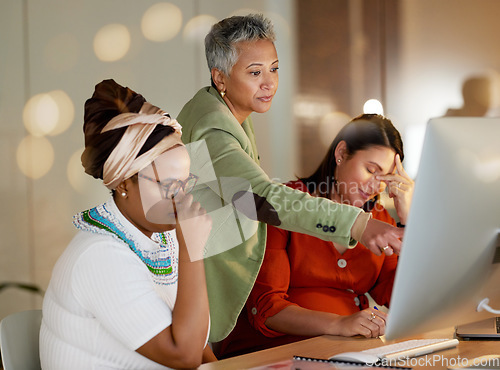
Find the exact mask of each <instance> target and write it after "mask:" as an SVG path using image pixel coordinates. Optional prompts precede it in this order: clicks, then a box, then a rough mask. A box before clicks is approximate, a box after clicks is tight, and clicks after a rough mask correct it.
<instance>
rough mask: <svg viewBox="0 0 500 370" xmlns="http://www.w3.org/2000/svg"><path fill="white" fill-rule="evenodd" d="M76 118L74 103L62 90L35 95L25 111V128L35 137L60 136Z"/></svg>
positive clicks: (25, 107)
mask: <svg viewBox="0 0 500 370" xmlns="http://www.w3.org/2000/svg"><path fill="white" fill-rule="evenodd" d="M74 117H75V108H74V105H73V102H72V100H71V98H70V97H69V96H68V94H66V93H65V92H64V91H62V90H54V91H51V92H48V93H43V94H37V95H34V96H33V97H31V98H30V99H29V100H28V102H27V103H26V105H25V106H24V110H23V121H24V126H25V127H26V129H27V130H28V132H29V133H30V134H31V135H33V136H45V135H52V136H53V135H59V134H60V133H62V132H64V131H65V130H66V129H68V127H69V126H70V125H71V123H72V122H73V119H74Z"/></svg>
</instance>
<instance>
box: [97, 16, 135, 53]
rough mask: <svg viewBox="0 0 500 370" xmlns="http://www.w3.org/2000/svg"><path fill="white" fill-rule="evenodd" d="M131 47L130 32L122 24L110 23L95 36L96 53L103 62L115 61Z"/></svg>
mask: <svg viewBox="0 0 500 370" xmlns="http://www.w3.org/2000/svg"><path fill="white" fill-rule="evenodd" d="M129 49H130V32H129V30H128V28H127V27H125V26H124V25H122V24H108V25H107V26H104V27H102V28H101V29H100V30H99V31H97V33H96V35H95V37H94V53H95V55H96V56H97V58H98V59H99V60H101V61H103V62H115V61H117V60H120V59H121V58H123V57H124V56H125V55H126V54H127V52H128V51H129Z"/></svg>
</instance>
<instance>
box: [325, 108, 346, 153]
mask: <svg viewBox="0 0 500 370" xmlns="http://www.w3.org/2000/svg"><path fill="white" fill-rule="evenodd" d="M350 120H351V117H349V116H348V115H347V114H346V113H343V112H330V113H328V114H326V115H325V116H324V117H323V118H322V119H321V121H320V124H319V127H318V134H319V135H318V136H319V138H320V140H321V143H322V144H323V145H324V146H325V147H327V148H329V147H330V144H331V143H332V141H333V139H334V138H335V136H337V134H338V133H339V131H340V129H341V128H342V127H344V126H345V124H346V123H347V122H349V121H350Z"/></svg>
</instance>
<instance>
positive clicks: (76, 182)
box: [66, 148, 93, 194]
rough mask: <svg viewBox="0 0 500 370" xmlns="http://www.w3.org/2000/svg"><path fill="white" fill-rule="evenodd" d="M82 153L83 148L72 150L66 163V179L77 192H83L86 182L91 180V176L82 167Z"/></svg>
mask: <svg viewBox="0 0 500 370" xmlns="http://www.w3.org/2000/svg"><path fill="white" fill-rule="evenodd" d="M82 153H83V148H81V149H79V150H77V151H76V152H74V153H73V154H72V155H71V157H70V158H69V161H68V165H67V168H66V173H67V176H68V181H69V183H70V184H71V186H72V187H73V189H75V190H76V191H77V192H79V193H81V194H85V192H86V190H87V189H88V186H87V185H88V183H89V182H91V181H92V180H93V178H92V177H91V176H89V175H87V174H86V173H85V171H84V169H83V166H82V161H81V156H82Z"/></svg>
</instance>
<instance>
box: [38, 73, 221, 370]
mask: <svg viewBox="0 0 500 370" xmlns="http://www.w3.org/2000/svg"><path fill="white" fill-rule="evenodd" d="M84 119H85V122H84V133H85V151H84V153H83V155H82V163H83V166H84V167H85V172H87V173H88V174H90V175H92V176H94V177H95V178H99V179H102V180H103V183H104V185H105V186H106V187H107V188H108V189H110V190H111V192H112V197H111V198H110V199H109V200H108V201H107V202H105V203H104V204H101V205H98V206H97V207H94V208H91V209H89V210H87V211H84V212H81V213H79V214H77V215H76V216H75V217H74V220H73V223H74V225H75V226H76V228H77V229H79V232H78V234H77V235H76V236H75V237H74V239H73V240H72V241H71V243H70V244H69V245H68V247H67V248H66V250H65V251H64V253H63V254H62V256H61V257H60V258H59V260H58V261H57V263H56V265H55V267H54V270H53V273H52V278H51V281H50V284H49V287H48V289H47V293H46V295H45V298H44V302H43V320H42V326H41V331H40V359H41V364H42V367H43V368H44V369H52V368H64V369H76V368H80V369H97V368H120V369H141V368H142V369H145V368H147V369H156V368H158V369H160V368H165V366H167V367H172V368H179V367H197V366H198V365H199V364H201V362H202V358H203V359H204V360H210V359H215V358H214V356H213V354H212V353H211V351H210V349H209V347H208V346H206V343H207V335H208V330H209V312H208V299H207V293H206V282H205V271H204V266H203V262H202V259H201V254H202V251H203V248H204V244H205V241H206V238H207V236H208V233H209V232H210V228H211V220H210V218H209V216H208V215H206V212H205V211H204V209H202V208H201V207H200V205H199V203H196V202H193V198H192V195H191V194H189V192H190V191H191V190H192V188H193V186H194V183H195V182H196V179H195V178H194V177H193V176H192V175H190V173H189V167H190V159H189V156H188V154H187V151H186V149H185V147H184V146H183V144H182V142H181V139H180V137H181V127H180V125H179V124H178V123H177V121H175V120H173V119H171V118H170V116H169V115H168V114H166V113H165V112H163V111H162V110H161V109H159V108H157V107H155V106H153V105H151V104H149V103H148V102H146V100H145V99H144V97H142V96H141V95H139V94H137V93H135V92H134V91H132V90H130V89H128V88H125V87H122V86H120V85H118V84H117V83H115V82H114V81H113V80H106V81H103V82H101V83H99V84H98V85H96V89H95V92H94V94H93V96H92V98H91V99H89V100H87V102H86V104H85V117H84ZM179 220H180V221H179ZM193 220H196V226H197V227H196V233H194V230H193V228H192V224H193ZM181 226H182V231H181ZM193 235H196V238H193Z"/></svg>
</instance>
